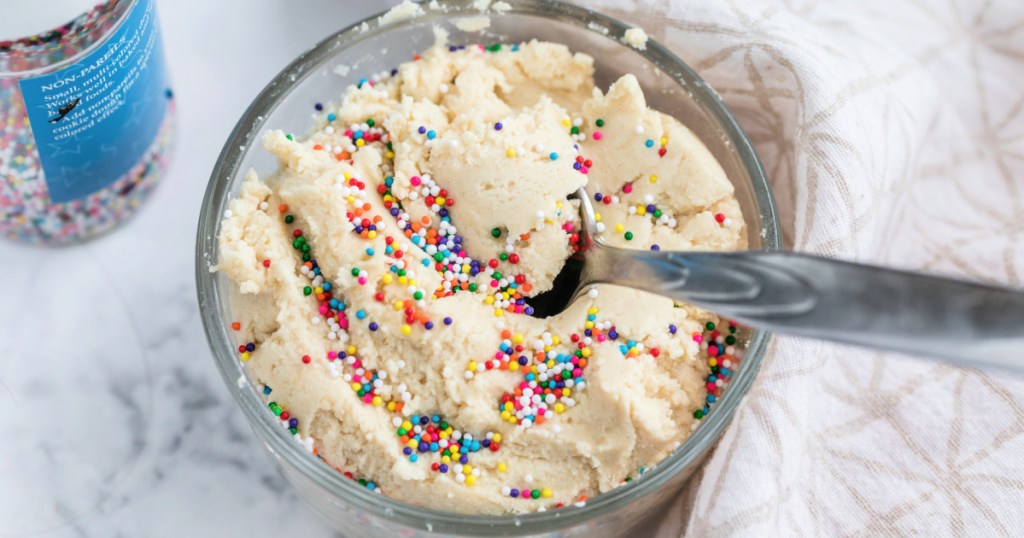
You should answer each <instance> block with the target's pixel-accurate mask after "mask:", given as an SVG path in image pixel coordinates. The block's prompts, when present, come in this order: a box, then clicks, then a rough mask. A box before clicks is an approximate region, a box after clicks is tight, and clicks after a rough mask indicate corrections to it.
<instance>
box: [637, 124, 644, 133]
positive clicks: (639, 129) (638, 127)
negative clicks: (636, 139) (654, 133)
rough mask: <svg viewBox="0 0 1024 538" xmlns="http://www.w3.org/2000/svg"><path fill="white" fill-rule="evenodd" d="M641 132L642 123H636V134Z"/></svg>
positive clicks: (642, 129) (642, 128)
mask: <svg viewBox="0 0 1024 538" xmlns="http://www.w3.org/2000/svg"><path fill="white" fill-rule="evenodd" d="M643 132H644V126H643V125H637V126H636V134H643Z"/></svg>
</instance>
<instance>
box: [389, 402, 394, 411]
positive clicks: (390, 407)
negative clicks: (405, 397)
mask: <svg viewBox="0 0 1024 538" xmlns="http://www.w3.org/2000/svg"><path fill="white" fill-rule="evenodd" d="M387 407H388V411H394V410H395V402H388V405H387Z"/></svg>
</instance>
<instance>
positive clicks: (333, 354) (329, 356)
mask: <svg viewBox="0 0 1024 538" xmlns="http://www.w3.org/2000/svg"><path fill="white" fill-rule="evenodd" d="M337 358H338V354H337V353H336V352H334V351H331V352H329V353H328V354H327V360H329V361H333V360H334V359H337Z"/></svg>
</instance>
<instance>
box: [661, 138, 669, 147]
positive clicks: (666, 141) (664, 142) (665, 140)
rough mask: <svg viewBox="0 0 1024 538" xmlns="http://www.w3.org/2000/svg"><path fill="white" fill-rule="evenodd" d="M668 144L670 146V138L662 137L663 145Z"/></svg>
mask: <svg viewBox="0 0 1024 538" xmlns="http://www.w3.org/2000/svg"><path fill="white" fill-rule="evenodd" d="M666 144H668V138H665V137H664V136H663V137H661V145H662V146H664V145H666Z"/></svg>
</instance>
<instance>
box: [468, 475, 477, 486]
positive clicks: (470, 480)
mask: <svg viewBox="0 0 1024 538" xmlns="http://www.w3.org/2000/svg"><path fill="white" fill-rule="evenodd" d="M473 484H476V477H475V476H473V475H469V476H467V477H466V485H467V486H472V485H473Z"/></svg>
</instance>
